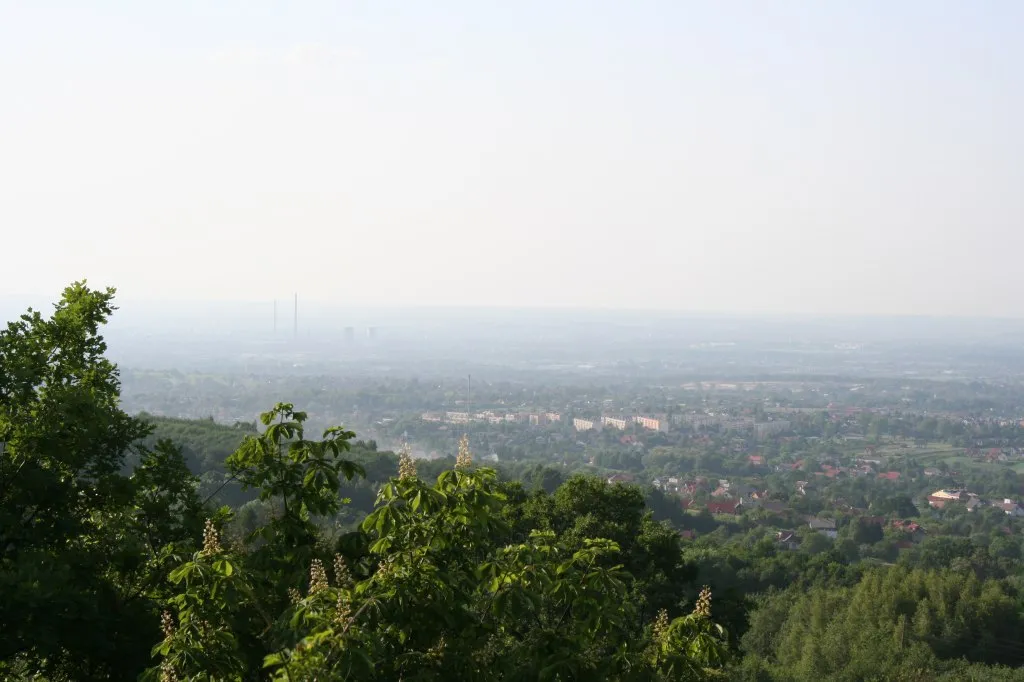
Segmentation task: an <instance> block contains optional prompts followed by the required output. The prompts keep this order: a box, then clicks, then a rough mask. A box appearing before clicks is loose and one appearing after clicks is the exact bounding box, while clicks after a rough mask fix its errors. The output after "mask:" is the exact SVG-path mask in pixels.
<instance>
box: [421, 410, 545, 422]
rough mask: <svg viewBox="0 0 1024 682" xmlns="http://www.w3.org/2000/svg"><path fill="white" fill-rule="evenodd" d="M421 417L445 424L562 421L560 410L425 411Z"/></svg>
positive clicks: (424, 419)
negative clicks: (502, 411) (503, 411)
mask: <svg viewBox="0 0 1024 682" xmlns="http://www.w3.org/2000/svg"><path fill="white" fill-rule="evenodd" d="M420 419H422V420H423V421H425V422H437V423H445V424H468V423H470V422H487V423H488V424H508V423H511V424H530V425H531V426H543V425H545V424H553V423H557V422H560V421H562V415H561V414H559V413H558V412H532V413H531V412H506V413H500V414H499V413H497V412H494V411H493V410H485V411H483V412H474V413H470V412H424V413H423V414H421V415H420Z"/></svg>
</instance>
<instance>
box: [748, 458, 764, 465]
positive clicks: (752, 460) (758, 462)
mask: <svg viewBox="0 0 1024 682" xmlns="http://www.w3.org/2000/svg"><path fill="white" fill-rule="evenodd" d="M747 461H748V462H750V463H751V464H753V465H754V466H757V467H759V466H762V465H763V464H764V455H751V456H750V457H747Z"/></svg>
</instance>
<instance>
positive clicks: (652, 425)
mask: <svg viewBox="0 0 1024 682" xmlns="http://www.w3.org/2000/svg"><path fill="white" fill-rule="evenodd" d="M634 421H636V423H637V424H639V425H640V426H642V427H644V428H645V429H650V430H651V431H665V430H666V426H667V423H666V422H667V420H666V419H661V418H659V417H642V416H640V415H637V416H636V417H634Z"/></svg>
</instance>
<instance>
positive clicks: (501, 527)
mask: <svg viewBox="0 0 1024 682" xmlns="http://www.w3.org/2000/svg"><path fill="white" fill-rule="evenodd" d="M113 296H114V292H113V290H106V291H95V290H91V289H89V288H88V287H87V286H86V285H85V283H76V284H74V285H72V286H70V287H68V288H67V289H66V290H65V292H64V295H63V297H62V299H61V301H60V302H59V303H58V304H57V305H56V307H55V309H54V312H53V313H52V315H50V316H49V317H43V316H42V315H41V314H40V313H39V312H35V311H30V312H29V313H27V314H26V315H24V316H22V317H21V318H20V319H18V320H15V321H13V322H11V323H10V324H8V326H7V328H6V329H5V330H4V331H2V332H0V369H2V371H0V443H3V445H2V446H0V448H2V450H0V451H2V455H0V622H2V623H3V628H4V630H3V637H0V673H2V675H3V677H4V678H5V679H50V680H64V679H68V680H70V679H74V680H93V679H95V680H99V679H132V678H136V677H141V678H142V679H153V680H157V679H159V680H178V679H218V680H250V679H251V680H257V679H267V678H273V679H281V680H285V679H289V680H297V679H311V680H312V679H359V680H364V679H381V680H395V679H406V680H410V679H421V680H428V679H430V680H434V679H436V680H451V679H459V680H463V679H464V680H501V679H509V680H513V679H521V680H538V679H550V680H592V679H609V680H616V679H617V680H655V679H666V680H679V679H713V678H723V679H724V678H728V679H767V680H771V679H779V680H805V679H806V680H810V679H823V678H824V679H849V680H861V679H908V680H909V679H915V680H925V679H942V678H946V679H1022V677H1021V675H1020V673H1019V672H1018V671H1017V670H1016V669H1014V668H1011V667H1005V666H1017V665H1019V664H1021V663H1022V662H1024V661H1022V658H1024V656H1022V651H1021V647H1020V645H1019V642H1020V641H1021V637H1020V635H1021V634H1022V632H1021V615H1020V614H1021V599H1020V593H1019V590H1018V583H1017V582H1016V580H1015V578H1014V576H1008V577H1006V578H999V579H993V578H981V579H979V578H978V577H976V576H975V575H974V574H973V573H970V572H965V571H963V570H960V571H957V570H952V569H941V570H923V569H908V568H902V567H895V568H892V567H884V566H882V567H878V566H875V567H870V566H865V565H862V564H850V562H848V561H844V559H843V557H842V556H840V555H839V554H838V553H837V552H836V551H823V552H821V553H818V554H814V555H812V554H809V553H789V554H786V553H779V552H776V551H774V549H772V548H769V547H768V546H764V545H758V546H753V547H749V548H747V549H744V550H726V549H724V548H717V549H716V548H715V547H713V546H708V545H706V544H705V545H702V546H700V547H693V546H689V545H684V544H682V542H681V540H680V537H679V534H678V533H677V532H676V530H675V529H673V528H672V527H670V526H669V525H667V524H666V523H663V522H658V521H655V520H653V518H652V516H651V513H650V512H649V511H648V510H647V509H646V508H645V504H644V495H643V493H642V492H641V491H640V490H639V489H638V488H636V487H633V486H623V485H609V484H608V483H606V482H604V481H602V480H599V479H595V478H592V477H587V476H574V477H571V478H570V479H568V480H567V481H565V482H564V483H561V485H558V486H557V487H556V488H554V490H553V492H552V491H547V490H544V489H543V487H541V486H537V487H535V488H534V489H532V490H528V489H527V488H525V487H524V486H523V485H522V484H520V483H517V482H514V481H507V480H502V479H501V478H500V477H499V475H498V474H497V472H496V471H494V470H492V469H488V468H481V467H478V466H476V465H475V463H474V462H473V460H472V454H471V452H470V448H469V444H468V443H467V442H463V444H462V447H460V454H459V457H458V458H456V460H455V461H454V462H453V461H451V460H448V461H443V462H440V463H437V464H432V465H429V466H434V467H438V469H437V470H436V471H431V472H430V473H429V474H428V473H427V472H426V471H425V470H424V465H423V464H420V468H419V469H417V463H416V462H414V461H413V460H412V459H411V457H409V456H408V454H407V453H405V454H401V455H399V456H397V457H396V456H394V455H391V454H385V453H377V452H376V450H375V447H374V446H372V445H371V444H366V443H363V444H358V443H357V442H356V441H355V434H354V433H352V432H351V431H348V430H345V429H343V428H340V427H338V428H332V429H328V430H326V431H325V432H324V433H323V434H320V435H319V437H311V434H308V433H307V432H306V430H305V428H304V422H305V418H306V415H305V414H303V413H302V412H301V411H300V410H298V409H296V407H294V406H293V405H290V404H287V403H281V404H278V405H276V406H275V407H273V408H272V409H271V410H269V411H268V412H266V413H265V414H264V415H262V418H261V420H260V423H259V424H258V425H239V427H238V428H236V429H233V430H227V431H226V430H225V429H223V428H219V427H218V428H214V427H213V426H211V427H209V428H208V429H206V428H200V427H197V426H196V425H195V423H181V424H180V435H179V436H178V437H177V438H176V440H178V442H177V443H176V442H175V440H173V439H168V438H154V435H156V434H154V425H153V423H152V422H153V421H154V420H153V419H149V418H140V417H133V416H130V415H128V414H125V413H124V412H123V411H122V410H121V409H120V407H119V382H118V374H117V369H116V367H114V366H113V365H112V364H111V363H110V362H109V361H108V360H107V359H106V358H105V352H106V346H105V344H104V342H103V339H102V336H101V334H100V330H101V329H102V326H103V324H105V322H106V321H107V319H108V317H109V316H110V315H111V314H112V312H113V310H114V308H113V304H112V302H113ZM162 425H163V428H162V429H161V430H162V431H163V433H164V434H167V433H170V435H172V437H173V436H175V429H177V428H178V426H179V425H175V424H174V423H173V422H167V421H163V422H162ZM354 446H355V447H354ZM190 465H191V467H192V468H191V469H190ZM375 467H376V469H375ZM441 467H443V468H441ZM194 471H201V472H203V476H208V478H207V480H202V481H201V480H199V478H198V477H197V476H196V475H195V473H194ZM368 473H369V474H370V475H369V476H367V474H368ZM360 481H363V482H366V481H372V485H370V484H365V485H363V484H361V483H360ZM361 485H363V487H360V486H361ZM352 491H362V492H361V493H360V494H366V493H369V494H370V495H372V497H373V500H374V501H373V503H372V504H366V506H365V510H362V507H363V504H359V505H348V504H346V497H347V496H349V493H350V492H352ZM364 499H365V498H364ZM216 500H219V501H221V502H226V504H221V505H219V506H214V504H215V501H216ZM353 506H357V507H359V508H360V509H361V511H359V512H358V514H356V515H353V514H352V513H349V512H347V511H346V510H347V509H348V508H350V507H353ZM703 585H709V586H710V589H709V588H708V587H702V586H703ZM745 585H754V586H756V593H755V592H746V591H744V590H743V589H741V588H742V587H743V586H745ZM787 585H791V587H788V588H787V587H786V586H787Z"/></svg>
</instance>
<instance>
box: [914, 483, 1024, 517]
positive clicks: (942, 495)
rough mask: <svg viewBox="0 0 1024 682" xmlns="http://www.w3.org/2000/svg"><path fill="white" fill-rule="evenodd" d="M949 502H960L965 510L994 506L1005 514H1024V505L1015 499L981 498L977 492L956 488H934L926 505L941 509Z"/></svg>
mask: <svg viewBox="0 0 1024 682" xmlns="http://www.w3.org/2000/svg"><path fill="white" fill-rule="evenodd" d="M950 504H962V505H964V507H965V508H966V509H967V511H974V510H976V509H978V508H980V507H994V508H996V509H1000V510H1002V511H1003V512H1004V513H1005V514H1006V515H1007V516H1014V517H1021V516H1024V506H1021V504H1020V503H1019V502H1017V501H1016V500H1011V499H1009V498H1003V499H1002V500H988V501H985V500H982V499H981V498H980V497H979V496H978V495H977V493H972V492H969V491H967V490H958V489H952V490H950V489H945V488H944V489H941V490H936V491H935V492H933V493H932V494H931V495H929V496H928V506H930V507H932V508H933V509H943V508H945V507H946V506H947V505H950Z"/></svg>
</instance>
